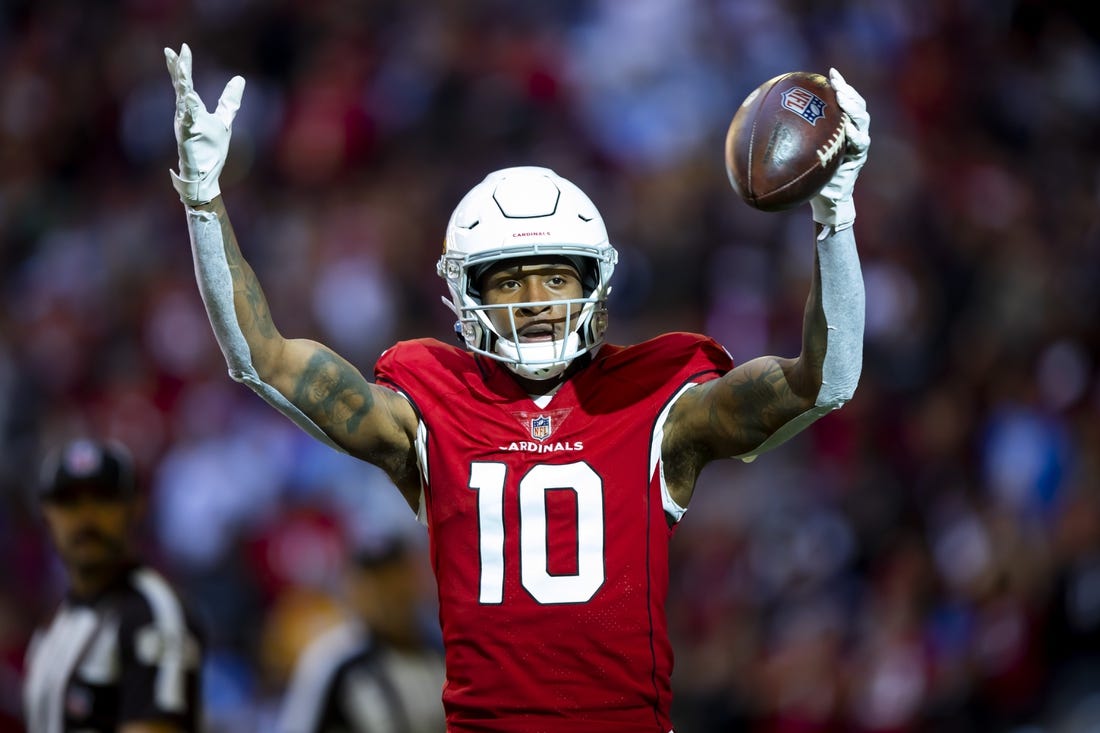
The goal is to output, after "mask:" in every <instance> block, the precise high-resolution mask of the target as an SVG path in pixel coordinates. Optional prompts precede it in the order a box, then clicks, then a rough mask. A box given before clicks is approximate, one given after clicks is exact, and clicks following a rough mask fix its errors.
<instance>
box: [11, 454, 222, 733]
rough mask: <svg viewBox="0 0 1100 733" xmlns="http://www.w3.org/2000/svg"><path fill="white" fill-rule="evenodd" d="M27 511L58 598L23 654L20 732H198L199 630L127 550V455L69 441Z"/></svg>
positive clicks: (134, 505) (130, 504)
mask: <svg viewBox="0 0 1100 733" xmlns="http://www.w3.org/2000/svg"><path fill="white" fill-rule="evenodd" d="M43 479H44V480H43V482H42V484H41V487H40V494H39V501H40V504H41V507H42V515H43V518H44V519H45V522H46V526H47V527H48V529H49V534H50V538H51V540H52V541H53V544H54V546H55V547H56V548H57V552H58V555H59V556H60V558H61V562H62V565H63V566H64V568H65V572H66V576H67V579H68V584H69V587H68V592H67V594H66V596H65V599H64V601H63V602H62V603H61V605H60V607H59V608H58V609H57V611H56V613H55V614H54V615H53V618H52V619H50V622H49V624H48V625H47V626H46V627H44V628H42V629H40V630H38V631H37V632H36V633H35V635H34V637H33V638H32V640H31V644H30V646H29V647H28V651H27V664H26V678H25V681H24V708H25V710H24V713H25V718H26V722H27V730H28V731H29V733H66V732H67V731H102V733H107V731H111V732H112V733H113V732H114V731H120V732H122V733H176V732H182V731H199V730H201V724H202V716H201V697H200V695H201V687H200V684H201V683H200V664H201V657H202V646H201V643H202V642H201V637H200V634H199V629H198V627H197V625H196V623H195V620H194V618H193V616H191V615H190V613H189V612H188V610H187V608H186V607H185V606H184V604H183V602H182V601H181V599H180V597H179V595H178V594H177V593H176V591H175V590H173V588H172V587H171V586H170V585H169V584H168V582H167V581H166V580H165V579H164V578H163V577H162V576H161V575H160V573H158V572H157V571H156V570H154V569H152V568H150V567H148V566H147V565H144V564H142V563H141V561H140V560H139V559H138V557H137V554H136V551H135V549H134V542H135V535H136V532H135V530H136V528H137V522H138V520H139V519H140V511H141V505H142V497H141V495H140V492H139V491H138V490H137V488H136V486H135V483H134V475H133V470H132V465H131V460H130V456H129V453H128V451H127V450H126V449H125V448H123V447H122V446H121V445H118V444H114V443H109V442H101V441H96V440H89V439H79V440H74V441H71V442H69V443H67V444H65V445H64V446H62V447H61V448H60V449H59V450H57V451H55V452H54V453H53V454H51V456H50V457H49V458H48V459H47V461H46V463H45V466H44V474H43Z"/></svg>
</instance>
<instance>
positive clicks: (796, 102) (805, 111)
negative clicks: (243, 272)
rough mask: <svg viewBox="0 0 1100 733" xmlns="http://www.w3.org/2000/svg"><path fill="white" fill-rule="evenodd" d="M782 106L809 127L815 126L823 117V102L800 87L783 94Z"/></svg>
mask: <svg viewBox="0 0 1100 733" xmlns="http://www.w3.org/2000/svg"><path fill="white" fill-rule="evenodd" d="M783 106H784V107H786V108H787V109H789V110H790V111H791V112H794V113H795V114H796V115H798V116H799V117H801V118H802V119H804V120H806V121H807V122H809V123H810V124H811V125H816V124H817V121H818V120H820V119H821V118H822V117H824V116H825V100H824V99H822V98H821V97H819V96H817V95H816V94H814V93H813V92H809V91H806V90H805V89H803V88H802V87H793V88H791V89H788V90H787V91H785V92H783Z"/></svg>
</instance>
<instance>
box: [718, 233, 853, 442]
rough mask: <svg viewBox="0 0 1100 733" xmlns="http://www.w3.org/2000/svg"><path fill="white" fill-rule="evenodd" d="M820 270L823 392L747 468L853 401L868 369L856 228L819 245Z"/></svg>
mask: <svg viewBox="0 0 1100 733" xmlns="http://www.w3.org/2000/svg"><path fill="white" fill-rule="evenodd" d="M816 246H817V258H818V266H819V267H820V274H821V278H820V284H821V306H822V309H823V310H824V311H825V324H826V327H827V329H828V336H827V341H826V346H825V362H824V364H822V367H821V389H820V390H819V391H818V393H817V400H816V401H815V402H814V406H813V407H812V408H810V409H809V410H807V411H806V412H804V413H802V414H801V415H799V416H798V417H796V418H794V419H793V420H791V421H790V422H788V423H787V424H785V425H783V426H782V427H780V428H779V430H776V431H775V432H774V433H772V434H771V435H770V436H769V437H768V439H767V440H765V441H764V442H763V443H761V444H760V445H759V446H757V447H756V448H754V449H753V450H751V451H749V452H748V453H742V454H741V455H739V456H735V458H740V459H741V460H743V461H745V462H746V463H747V462H749V461H751V460H753V459H754V458H756V456H758V455H759V454H761V453H764V452H766V451H769V450H771V449H772V448H775V447H776V446H778V445H780V444H782V443H783V442H785V441H787V440H789V439H790V438H792V437H794V436H795V435H797V434H798V433H799V432H801V431H802V430H804V429H805V428H806V427H807V426H809V425H810V423H812V422H813V421H815V420H817V419H818V418H819V417H821V416H822V415H825V414H826V413H829V412H831V411H833V410H835V409H837V408H838V407H840V406H841V405H843V404H844V403H845V402H847V401H848V400H850V399H851V398H852V395H853V394H855V391H856V385H857V384H859V375H860V372H861V371H862V369H863V320H864V309H865V296H864V291H863V274H862V272H861V271H860V266H859V253H858V252H857V251H856V238H855V234H854V233H853V231H852V228H851V227H848V228H845V229H841V230H840V231H832V233H827V234H826V236H824V237H821V238H820V239H817V240H816Z"/></svg>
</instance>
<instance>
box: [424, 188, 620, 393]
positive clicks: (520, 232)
mask: <svg viewBox="0 0 1100 733" xmlns="http://www.w3.org/2000/svg"><path fill="white" fill-rule="evenodd" d="M547 256H550V257H554V256H557V257H565V258H567V259H569V260H570V261H572V262H574V263H575V264H577V265H578V268H577V269H578V271H579V272H580V275H581V279H582V282H583V283H584V297H583V298H576V299H572V300H558V301H553V302H552V304H553V305H565V306H566V311H567V315H566V327H565V333H566V337H565V338H563V339H555V340H553V341H548V342H539V343H521V342H520V339H519V335H518V334H517V333H516V318H515V311H516V309H517V308H518V309H523V308H530V307H539V306H544V305H549V304H550V303H549V302H547V303H543V302H540V303H511V304H503V305H496V306H489V305H484V304H483V303H482V302H481V296H480V293H479V292H478V285H477V279H478V275H479V274H481V273H482V272H484V271H485V269H486V267H487V266H489V265H491V264H492V263H494V262H498V261H500V260H507V259H513V258H516V257H547ZM618 259H619V255H618V253H617V252H616V251H615V248H614V247H612V246H611V244H610V243H609V242H608V241H607V229H606V228H605V227H604V223H603V218H602V217H601V216H600V213H599V211H597V210H596V206H595V205H594V204H593V203H592V201H591V200H590V199H589V198H588V196H586V195H585V193H584V192H583V191H581V190H580V189H579V188H577V186H576V185H574V184H573V183H571V182H570V181H568V180H566V179H564V178H562V177H561V176H559V175H557V174H556V173H554V171H552V170H550V169H549V168H537V167H518V168H505V169H503V170H498V171H494V172H493V173H490V174H489V175H488V176H486V178H485V180H484V181H482V182H481V183H479V184H478V185H476V186H474V188H472V189H471V190H470V192H469V193H467V194H466V195H465V196H464V197H463V198H462V201H460V202H459V204H458V206H457V207H456V208H455V210H454V213H453V214H451V220H450V222H449V223H448V224H447V237H446V240H445V241H444V244H443V256H442V257H440V258H439V264H438V265H437V266H436V270H437V272H438V273H439V276H440V277H442V278H443V279H444V280H445V281H446V282H447V288H448V289H449V290H450V293H451V299H450V300H448V299H447V298H443V302H444V303H446V304H447V306H448V307H450V309H451V310H453V311H454V312H455V315H456V316H458V322H457V323H456V324H455V330H456V332H458V333H459V334H460V335H461V337H462V339H463V340H464V341H465V342H466V346H467V347H468V348H469V349H470V350H471V351H473V352H475V353H478V354H482V355H484V356H487V357H490V358H492V359H496V360H498V361H502V362H504V363H505V364H506V365H507V366H508V367H509V368H510V369H511V370H512V371H513V372H515V373H516V374H517V375H519V376H521V377H526V378H528V379H537V380H542V379H552V378H553V377H556V376H558V375H560V374H561V373H562V372H564V371H565V369H566V367H568V366H569V364H570V363H571V362H572V361H573V360H574V359H576V358H577V357H578V356H581V355H582V354H586V353H589V352H592V351H594V350H595V349H597V348H598V347H599V346H600V344H602V343H603V337H604V331H605V330H606V327H607V317H606V303H607V296H608V294H609V293H610V292H611V274H612V272H614V270H615V263H616V262H618ZM492 310H500V311H503V310H507V311H508V320H509V323H510V324H511V328H510V332H506V333H500V332H499V331H497V329H496V328H495V327H494V326H493V323H492V321H491V320H490V318H489V313H488V312H489V311H492Z"/></svg>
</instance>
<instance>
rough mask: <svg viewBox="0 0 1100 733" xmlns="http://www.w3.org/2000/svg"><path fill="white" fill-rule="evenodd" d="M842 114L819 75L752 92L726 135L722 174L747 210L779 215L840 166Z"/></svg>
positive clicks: (802, 74) (785, 77) (783, 77)
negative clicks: (725, 175) (724, 173)
mask: <svg viewBox="0 0 1100 733" xmlns="http://www.w3.org/2000/svg"><path fill="white" fill-rule="evenodd" d="M844 123H845V116H844V113H843V111H842V110H841V109H840V105H839V104H837V101H836V92H834V91H833V88H832V87H831V86H830V85H829V80H828V79H827V78H826V77H824V76H822V75H821V74H814V73H811V72H808V71H792V72H790V73H787V74H780V75H779V76H777V77H775V78H773V79H769V80H768V81H766V82H764V83H763V84H761V85H760V86H759V87H757V88H756V89H754V90H753V91H752V93H751V94H749V96H747V97H746V98H745V101H744V102H742V103H741V106H740V107H738V109H737V112H736V113H734V115H733V121H732V122H730V126H729V131H728V132H727V133H726V173H727V174H728V175H729V180H730V185H732V186H733V190H734V191H736V192H737V195H738V196H740V197H741V198H742V200H744V201H745V203H747V204H748V205H749V206H752V207H753V208H755V209H760V210H761V211H782V210H784V209H790V208H793V207H795V206H798V205H799V204H803V203H805V202H807V201H809V200H810V198H811V197H813V195H814V194H816V193H817V192H818V191H820V190H821V188H822V187H823V186H824V185H825V184H826V183H828V181H829V179H830V178H831V177H832V175H833V173H835V172H836V169H837V166H839V165H840V158H841V152H842V151H843V149H844Z"/></svg>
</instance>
